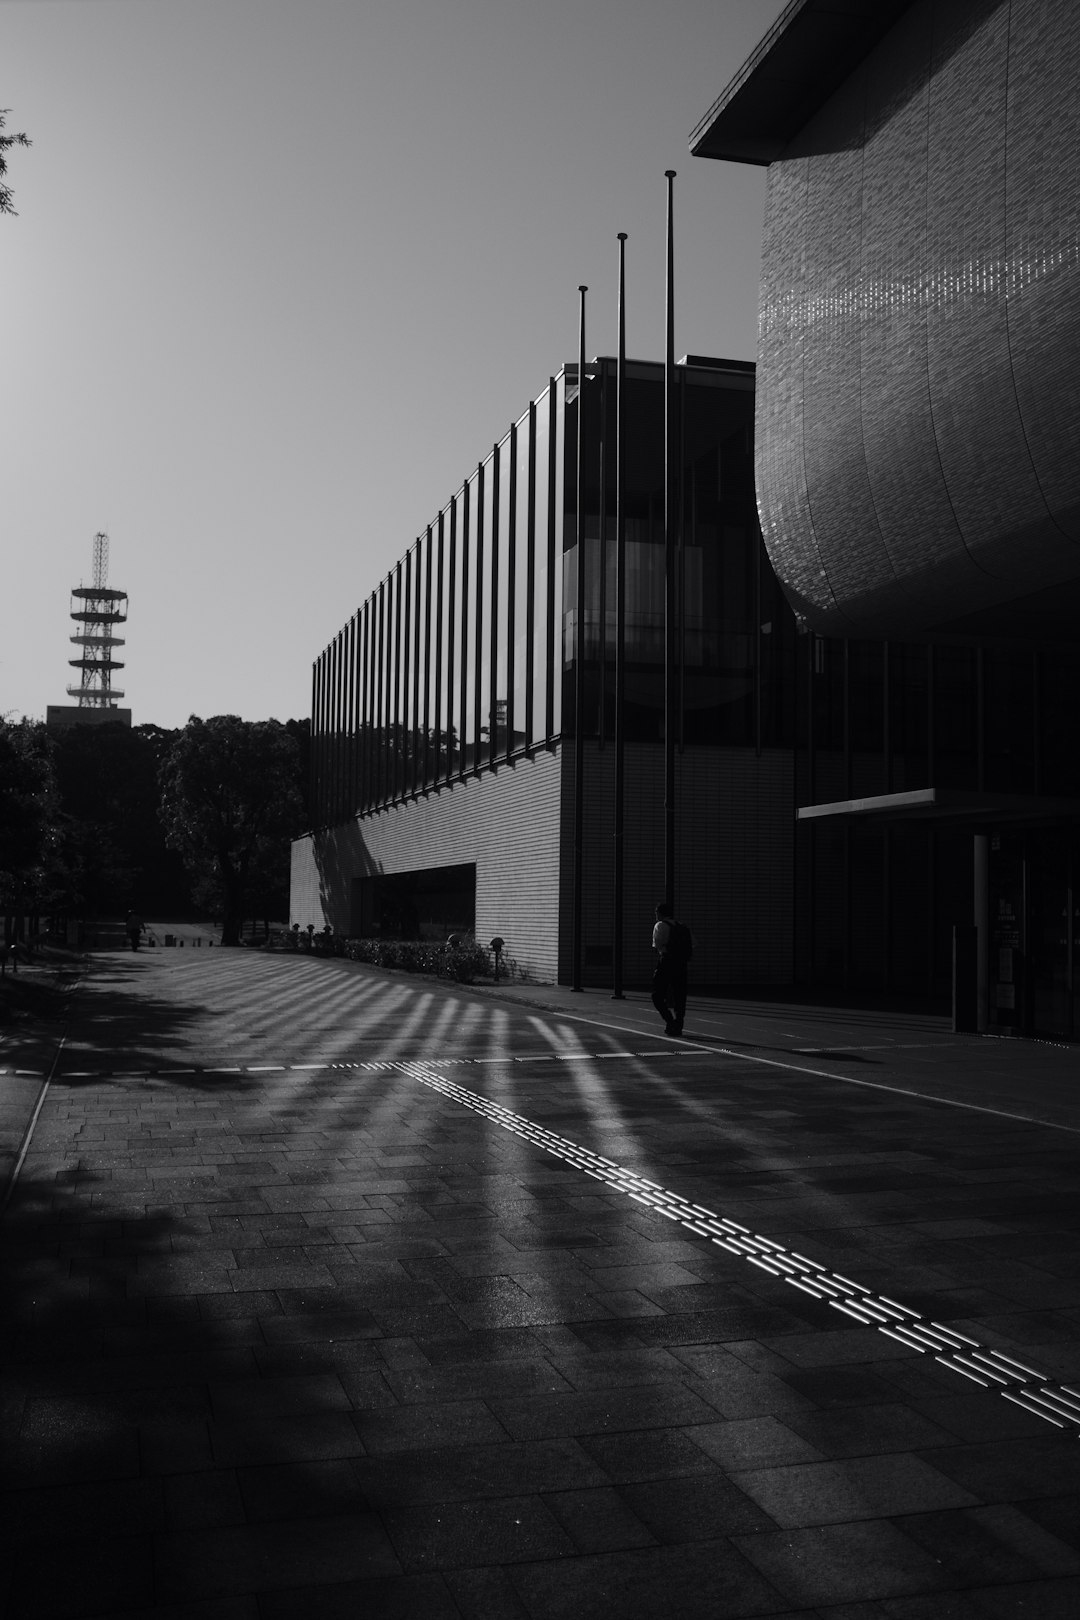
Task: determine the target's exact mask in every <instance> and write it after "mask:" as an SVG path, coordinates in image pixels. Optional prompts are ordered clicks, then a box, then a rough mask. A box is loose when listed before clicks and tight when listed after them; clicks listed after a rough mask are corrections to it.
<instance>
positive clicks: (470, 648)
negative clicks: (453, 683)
mask: <svg viewBox="0 0 1080 1620" xmlns="http://www.w3.org/2000/svg"><path fill="white" fill-rule="evenodd" d="M476 519H477V477H476V474H475V473H474V474H473V476H472V477H471V478H469V479H468V480H467V481H466V483H465V487H464V489H463V491H462V496H461V691H460V694H459V700H460V705H461V718H460V720H459V722H458V729H459V731H460V733H461V769H462V770H463V771H469V770H472V768H473V766H474V765H475V763H476Z"/></svg>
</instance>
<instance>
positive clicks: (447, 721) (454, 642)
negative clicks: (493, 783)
mask: <svg viewBox="0 0 1080 1620" xmlns="http://www.w3.org/2000/svg"><path fill="white" fill-rule="evenodd" d="M457 526H458V500H457V496H456V495H455V496H454V497H453V499H452V500H451V502H450V510H449V512H448V513H447V518H446V562H445V574H446V579H445V590H444V602H443V611H444V622H443V649H444V659H445V662H444V665H443V731H444V742H443V763H444V769H445V772H446V775H447V776H451V775H453V773H454V771H456V770H457V768H458V734H457V699H458V656H459V652H460V649H459V646H458V635H457V630H458V624H457V599H458V533H457Z"/></svg>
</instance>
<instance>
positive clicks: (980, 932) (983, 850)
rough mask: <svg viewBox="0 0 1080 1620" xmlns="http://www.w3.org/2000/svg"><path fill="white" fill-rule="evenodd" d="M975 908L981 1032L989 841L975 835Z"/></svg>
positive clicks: (986, 977) (985, 1009) (986, 1004)
mask: <svg viewBox="0 0 1080 1620" xmlns="http://www.w3.org/2000/svg"><path fill="white" fill-rule="evenodd" d="M974 878H975V882H974V899H975V908H974V915H973V917H972V922H973V923H974V924H975V931H976V945H975V954H976V963H977V975H978V977H977V986H978V988H977V994H976V1008H977V1013H976V1021H977V1027H978V1029H979V1031H980V1032H982V1031H984V1030H985V1029H986V1028H987V1027H988V1025H989V1023H990V839H989V836H988V835H987V834H986V833H976V834H975V870H974Z"/></svg>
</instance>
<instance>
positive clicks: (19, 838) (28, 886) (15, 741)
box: [0, 720, 58, 912]
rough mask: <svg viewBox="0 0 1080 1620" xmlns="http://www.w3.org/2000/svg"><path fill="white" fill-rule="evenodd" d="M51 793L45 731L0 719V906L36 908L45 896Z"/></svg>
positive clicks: (52, 842)
mask: <svg viewBox="0 0 1080 1620" xmlns="http://www.w3.org/2000/svg"><path fill="white" fill-rule="evenodd" d="M57 838H58V832H57V794H56V779H55V774H54V770H53V751H52V746H51V744H50V742H49V738H48V736H47V735H46V732H45V727H44V726H41V725H37V724H35V723H34V722H33V721H32V720H21V721H19V722H17V723H16V724H11V723H9V722H8V721H4V720H0V906H2V908H3V910H4V911H5V912H11V911H16V910H28V911H32V910H36V909H37V908H38V906H39V905H41V903H42V902H43V901H45V900H47V899H48V898H49V894H48V891H49V888H50V876H51V873H50V868H51V866H52V864H53V862H54V859H55V854H56V844H57Z"/></svg>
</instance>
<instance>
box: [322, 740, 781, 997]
mask: <svg viewBox="0 0 1080 1620" xmlns="http://www.w3.org/2000/svg"><path fill="white" fill-rule="evenodd" d="M614 760H615V756H614V751H613V750H612V749H611V748H610V747H608V748H606V749H604V750H600V749H599V748H598V747H597V745H596V744H595V743H590V744H589V745H588V746H587V748H586V750H585V780H586V804H585V836H584V844H583V850H584V855H583V862H582V868H583V870H582V899H583V907H582V911H583V933H582V942H583V961H584V974H583V977H584V981H585V983H586V984H591V985H604V984H610V983H611V931H612V913H613V891H614V878H613V865H612V863H613V834H614ZM793 769H794V766H793V762H792V759H791V756H790V755H786V754H783V753H781V752H779V751H770V752H764V753H762V754H761V755H757V754H755V752H754V750H753V749H749V748H748V749H740V748H694V749H688V750H687V751H686V752H685V753H684V754H683V755H682V756H681V758H680V759H679V761H678V771H677V778H676V794H677V844H676V861H677V867H678V871H679V881H678V890H677V894H676V901H677V909H678V912H679V915H680V916H681V917H682V918H683V919H684V920H685V921H686V922H688V923H689V924H690V927H691V928H692V929H693V931H694V935H695V939H696V947H695V952H694V964H693V977H694V979H695V980H696V981H697V982H698V983H699V984H768V983H772V984H777V983H780V984H783V983H788V982H790V980H791V976H792V951H793V945H792V937H793V927H794V924H793V907H794V892H793V885H794V870H793V868H794V787H793V779H792V773H793ZM573 784H574V752H573V747H572V745H563V749H562V753H561V759H560V755H559V754H557V753H552V754H539V755H537V756H536V757H535V758H534V759H532V760H522V761H520V762H519V763H518V764H517V765H516V766H513V767H509V768H507V767H503V768H501V769H500V770H498V771H496V772H492V773H489V774H485V775H484V776H481V777H477V778H472V779H470V780H469V781H467V782H463V783H456V784H455V785H454V786H453V787H451V788H443V789H442V790H441V791H440V792H438V793H431V794H429V795H428V796H427V797H425V798H420V799H417V800H415V801H414V802H410V803H408V804H402V805H396V806H394V807H393V808H391V809H388V810H384V811H381V812H379V813H378V814H376V815H371V816H365V817H363V818H362V819H360V820H358V821H351V822H346V823H343V824H342V825H340V826H338V827H333V828H330V829H328V830H327V831H325V832H323V833H321V834H318V835H314V836H312V837H309V838H304V839H298V840H297V842H296V843H295V844H294V846H293V869H292V902H291V911H292V920H293V921H294V922H299V923H300V924H301V925H302V926H306V924H307V923H308V922H313V923H315V925H316V927H317V928H320V927H322V925H323V923H324V922H329V923H330V924H331V926H332V927H333V928H334V929H335V930H337V931H338V932H340V933H348V932H350V931H351V927H352V922H353V914H352V893H353V883H354V880H355V879H356V878H358V877H361V876H364V875H368V874H371V873H378V872H409V871H418V870H422V869H424V868H427V867H434V866H456V865H458V864H460V863H462V862H472V861H474V862H475V863H476V934H477V938H479V939H482V940H485V941H486V940H489V939H491V938H492V936H493V935H495V934H501V935H502V937H503V938H504V939H505V940H506V942H507V949H508V952H509V954H510V955H511V956H513V957H515V958H516V960H517V961H519V962H520V963H521V964H522V965H523V966H525V967H527V969H528V970H529V972H530V974H531V975H532V976H533V977H534V978H535V979H537V980H538V981H540V982H545V981H546V982H549V983H551V982H554V981H555V980H556V978H558V980H559V982H561V983H568V982H569V981H570V978H571V966H572V963H571V948H572V947H571V932H570V929H571V907H572V894H573V888H572V885H573V847H574V845H573V834H574V820H573ZM560 831H561V844H560ZM624 836H625V869H624V872H625V875H624V901H623V916H624V943H623V950H624V976H625V980H626V983H628V984H631V985H634V984H639V985H640V984H644V983H646V982H647V981H648V979H649V977H650V975H651V973H652V966H653V956H652V950H651V937H652V925H653V912H654V908H655V906H656V903H657V901H658V900H661V899H662V898H663V893H664V754H663V749H662V748H660V747H657V746H649V745H631V746H630V747H628V748H627V751H626V820H625V835H624Z"/></svg>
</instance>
